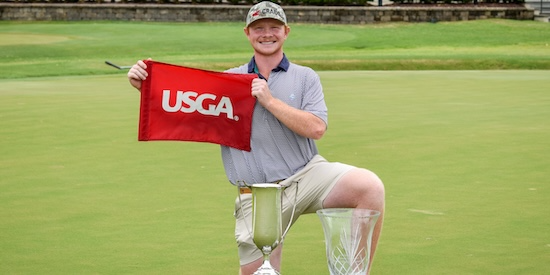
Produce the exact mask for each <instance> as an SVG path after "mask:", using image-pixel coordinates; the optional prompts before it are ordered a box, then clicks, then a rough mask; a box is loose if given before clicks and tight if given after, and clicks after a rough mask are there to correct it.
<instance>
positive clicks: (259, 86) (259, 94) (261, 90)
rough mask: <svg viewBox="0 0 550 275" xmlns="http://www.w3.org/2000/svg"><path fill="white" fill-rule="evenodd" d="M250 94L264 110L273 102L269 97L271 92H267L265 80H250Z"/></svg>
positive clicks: (271, 97)
mask: <svg viewBox="0 0 550 275" xmlns="http://www.w3.org/2000/svg"><path fill="white" fill-rule="evenodd" d="M251 94H252V96H253V97H255V98H256V99H258V102H259V103H260V104H262V106H264V107H265V108H267V105H268V104H269V103H270V101H271V100H273V96H272V95H271V91H270V90H269V87H268V86H267V81H265V79H261V78H255V79H253V80H252V92H251Z"/></svg>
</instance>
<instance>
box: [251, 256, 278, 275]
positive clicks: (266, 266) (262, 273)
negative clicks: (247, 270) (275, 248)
mask: <svg viewBox="0 0 550 275" xmlns="http://www.w3.org/2000/svg"><path fill="white" fill-rule="evenodd" d="M252 275H281V273H279V272H278V271H277V270H275V268H273V266H271V263H270V262H269V260H267V261H264V263H263V264H262V266H260V268H258V270H256V272H254V273H253V274H252Z"/></svg>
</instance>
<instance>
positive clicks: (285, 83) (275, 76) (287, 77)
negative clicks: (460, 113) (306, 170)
mask: <svg viewBox="0 0 550 275" xmlns="http://www.w3.org/2000/svg"><path fill="white" fill-rule="evenodd" d="M255 68H256V64H255V60H254V58H252V59H251V61H250V62H249V63H248V64H244V65H242V66H240V67H237V68H233V69H229V70H227V72H230V73H254V72H256V73H257V70H256V69H255ZM259 77H260V78H263V77H262V76H261V75H259ZM264 79H265V78H264ZM267 83H268V86H269V89H270V90H271V93H272V95H273V96H274V97H276V98H278V99H280V100H281V101H283V102H285V103H286V104H288V105H290V106H292V107H294V108H297V109H301V110H305V111H307V112H310V113H312V114H314V115H316V116H318V117H319V118H321V119H322V120H323V121H324V122H325V123H328V117H327V106H326V104H325V100H324V95H323V88H322V86H321V81H320V79H319V76H318V75H317V73H315V71H313V70H312V69H311V68H308V67H304V66H300V65H297V64H294V63H291V62H289V61H288V59H287V58H286V56H283V59H282V60H281V62H280V63H279V66H277V67H276V68H274V69H273V70H272V71H271V73H270V75H269V79H268V81H267ZM250 142H251V148H252V149H251V151H250V152H247V151H242V150H238V149H235V148H231V147H227V146H222V147H221V153H222V160H223V165H224V168H225V173H226V175H227V178H228V179H229V181H230V182H231V183H232V184H237V181H244V182H246V183H247V184H253V183H267V182H275V181H278V180H282V179H286V178H288V177H290V176H291V175H293V174H294V173H296V172H297V171H299V170H300V169H301V168H303V167H304V166H305V165H306V164H307V163H308V162H309V161H310V160H311V159H312V158H313V156H315V155H316V154H317V153H318V150H317V146H316V145H315V142H314V140H312V139H309V138H305V137H302V136H300V135H298V134H296V133H294V132H293V131H291V130H290V129H288V128H287V127H286V126H285V125H283V124H282V123H281V122H280V121H279V120H278V119H277V118H275V116H273V115H272V114H271V113H270V112H269V111H267V110H266V109H265V108H264V107H263V106H262V105H261V104H259V103H256V105H255V106H254V113H253V116H252V135H251V141H250Z"/></svg>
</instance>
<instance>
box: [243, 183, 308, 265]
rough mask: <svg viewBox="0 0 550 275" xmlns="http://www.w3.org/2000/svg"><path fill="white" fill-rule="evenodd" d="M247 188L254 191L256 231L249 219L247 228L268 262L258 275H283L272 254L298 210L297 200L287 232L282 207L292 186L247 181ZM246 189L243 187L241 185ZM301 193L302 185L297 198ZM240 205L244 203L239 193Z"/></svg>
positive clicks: (253, 221)
mask: <svg viewBox="0 0 550 275" xmlns="http://www.w3.org/2000/svg"><path fill="white" fill-rule="evenodd" d="M240 183H243V184H244V186H246V187H248V188H250V189H251V190H252V231H251V230H250V228H249V227H248V224H247V223H246V219H245V221H244V222H245V226H246V229H247V230H248V233H249V234H250V236H251V237H252V240H253V241H254V243H255V244H256V246H257V247H258V248H259V249H260V251H262V253H263V257H264V261H263V263H262V265H261V266H260V268H258V270H256V272H254V275H274V274H277V275H280V273H279V272H277V270H275V269H274V268H273V266H272V265H271V263H270V261H269V257H270V255H271V252H273V250H274V249H275V248H277V246H278V245H280V244H282V243H283V240H284V238H285V236H286V233H287V232H288V230H289V229H290V225H291V223H292V219H293V218H294V213H295V211H296V198H297V196H295V201H294V206H293V208H292V214H291V216H290V220H289V222H288V225H287V227H286V229H285V230H284V231H283V218H282V204H283V191H284V189H285V188H287V187H288V186H283V185H280V184H275V183H256V184H252V185H247V184H246V183H244V182H240ZM240 187H243V186H240ZM297 194H298V185H296V195H297ZM238 197H239V203H240V204H241V207H240V209H241V214H242V216H243V217H245V215H244V212H242V211H243V210H242V201H241V196H240V194H239V196H238Z"/></svg>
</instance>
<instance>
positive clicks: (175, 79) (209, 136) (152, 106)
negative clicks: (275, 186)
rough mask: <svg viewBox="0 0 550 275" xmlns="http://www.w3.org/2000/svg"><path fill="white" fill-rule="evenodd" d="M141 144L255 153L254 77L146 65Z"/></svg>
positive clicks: (140, 126)
mask: <svg viewBox="0 0 550 275" xmlns="http://www.w3.org/2000/svg"><path fill="white" fill-rule="evenodd" d="M145 63H146V64H147V72H148V73H149V76H148V77H147V79H146V80H144V81H143V83H142V85H141V105H140V115H139V138H138V139H139V140H140V141H146V140H181V141H198V142H210V143H217V144H221V145H225V146H230V147H234V148H237V149H240V150H246V151H250V134H251V126H252V112H253V110H254V103H255V102H256V99H255V98H254V97H252V96H251V94H250V87H251V83H252V79H254V78H257V75H255V74H231V73H221V72H212V71H205V70H199V69H193V68H187V67H182V66H176V65H171V64H166V63H161V62H155V61H150V60H148V61H146V62H145Z"/></svg>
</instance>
